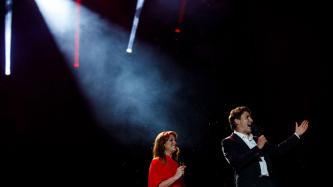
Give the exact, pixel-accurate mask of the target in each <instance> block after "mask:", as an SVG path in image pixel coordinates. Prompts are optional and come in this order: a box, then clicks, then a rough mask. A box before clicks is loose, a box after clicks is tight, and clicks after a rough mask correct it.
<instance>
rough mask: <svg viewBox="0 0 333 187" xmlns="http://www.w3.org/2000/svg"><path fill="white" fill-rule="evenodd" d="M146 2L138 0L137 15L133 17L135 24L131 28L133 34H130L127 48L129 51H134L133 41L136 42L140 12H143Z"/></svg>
mask: <svg viewBox="0 0 333 187" xmlns="http://www.w3.org/2000/svg"><path fill="white" fill-rule="evenodd" d="M144 2H145V1H144V0H138V1H137V4H136V10H135V16H134V19H133V25H132V30H131V35H130V39H129V42H128V46H127V49H126V52H127V53H132V48H133V43H134V39H135V34H136V30H137V28H138V24H139V19H140V14H141V10H142V7H143V3H144Z"/></svg>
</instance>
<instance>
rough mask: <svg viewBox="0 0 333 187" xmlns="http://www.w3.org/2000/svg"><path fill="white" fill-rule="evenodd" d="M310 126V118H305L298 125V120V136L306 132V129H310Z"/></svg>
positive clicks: (296, 131)
mask: <svg viewBox="0 0 333 187" xmlns="http://www.w3.org/2000/svg"><path fill="white" fill-rule="evenodd" d="M308 127H309V121H308V120H303V121H302V123H301V125H298V123H297V122H296V124H295V133H296V134H297V135H298V136H301V135H302V134H304V133H305V131H306V130H307V129H308Z"/></svg>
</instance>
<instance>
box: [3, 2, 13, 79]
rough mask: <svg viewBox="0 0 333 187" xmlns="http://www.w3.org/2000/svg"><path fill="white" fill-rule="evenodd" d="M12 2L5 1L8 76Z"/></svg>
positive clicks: (8, 71)
mask: <svg viewBox="0 0 333 187" xmlns="http://www.w3.org/2000/svg"><path fill="white" fill-rule="evenodd" d="M12 5H13V1H12V0H6V15H5V61H6V62H5V63H6V65H5V74H6V75H8V76H9V75H10V74H11V70H10V65H11V62H10V55H11V38H12Z"/></svg>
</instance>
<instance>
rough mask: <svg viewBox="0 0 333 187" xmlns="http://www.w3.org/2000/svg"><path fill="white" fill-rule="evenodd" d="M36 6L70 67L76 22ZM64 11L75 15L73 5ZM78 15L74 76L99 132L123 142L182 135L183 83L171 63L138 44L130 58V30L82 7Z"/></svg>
mask: <svg viewBox="0 0 333 187" xmlns="http://www.w3.org/2000/svg"><path fill="white" fill-rule="evenodd" d="M63 3H65V2H63ZM67 3H73V2H71V1H67ZM48 5H49V4H48ZM50 6H51V5H50ZM62 6H64V4H62ZM39 7H40V10H41V11H42V10H44V11H42V13H43V16H44V17H46V18H45V20H46V21H47V23H48V25H49V28H50V30H51V32H52V34H53V35H54V37H55V40H56V42H57V44H58V46H59V48H60V50H61V51H62V52H63V53H64V55H65V56H66V57H67V61H68V62H69V66H72V65H73V59H74V55H73V54H74V49H73V48H74V46H73V44H74V33H75V32H77V31H75V28H74V25H75V23H73V22H75V17H74V16H73V14H69V15H70V19H68V20H67V21H70V22H72V23H67V24H65V23H63V21H64V20H66V19H62V21H61V22H59V23H58V22H57V20H56V19H54V18H56V17H57V16H56V15H54V14H53V15H51V16H48V11H47V10H46V11H45V9H43V7H41V6H39ZM44 8H45V7H44ZM67 8H69V9H71V10H72V11H73V13H74V12H75V5H74V4H71V5H68V7H67ZM66 10H68V9H66ZM58 13H59V14H61V12H58ZM80 16H81V17H80V31H79V32H80V67H79V68H78V69H74V71H77V72H75V73H76V76H77V81H78V84H79V87H80V88H81V91H82V92H83V93H84V94H85V96H86V98H87V100H88V101H89V102H90V103H89V105H90V106H92V107H93V109H92V111H93V112H94V113H95V116H96V118H97V119H98V121H99V124H101V125H102V127H103V129H105V130H107V131H108V132H109V133H110V136H116V137H117V138H119V140H121V141H123V142H124V143H132V142H134V141H138V140H140V141H143V142H145V143H146V142H147V141H148V142H152V141H153V138H154V137H155V135H156V134H157V133H158V132H159V131H162V130H176V131H178V130H180V129H179V128H180V127H181V125H180V121H179V120H180V118H181V117H179V115H177V113H180V111H179V110H180V109H181V108H182V107H181V106H180V105H182V103H184V102H182V101H180V98H179V96H178V93H179V92H180V91H181V89H182V86H183V83H182V81H181V78H180V76H179V73H178V72H177V71H178V70H177V67H175V66H171V65H170V64H171V63H170V61H172V59H170V58H168V57H167V56H166V55H165V54H163V53H162V52H161V51H157V50H155V49H153V48H152V47H150V46H148V45H146V44H143V43H142V42H140V41H137V42H136V44H135V45H134V46H133V48H135V49H134V53H132V54H128V53H126V44H127V43H128V39H129V32H128V31H125V30H124V29H122V28H120V27H118V26H117V25H114V24H111V23H109V22H107V21H106V20H104V19H103V18H102V17H99V16H98V15H97V14H95V13H93V12H91V11H89V10H88V9H86V8H84V7H81V9H80ZM58 21H59V20H58ZM65 26H69V28H65ZM139 29H140V26H139ZM136 143H137V142H136Z"/></svg>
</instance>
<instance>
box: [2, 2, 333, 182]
mask: <svg viewBox="0 0 333 187" xmlns="http://www.w3.org/2000/svg"><path fill="white" fill-rule="evenodd" d="M1 3H2V4H1V6H0V7H1V12H2V14H1V19H0V23H1V33H2V32H3V31H4V14H3V13H4V12H5V9H4V6H3V5H4V1H1ZM82 4H83V5H84V6H86V7H88V8H89V9H91V10H93V11H95V12H97V13H98V14H100V15H101V17H104V18H105V19H106V20H108V21H110V22H112V23H116V24H118V25H120V26H121V27H123V28H124V29H126V30H128V31H130V29H131V24H132V19H133V14H134V11H135V6H136V1H134V0H122V1H121V0H98V1H96V0H82ZM165 5H168V3H167V2H162V3H161V1H158V0H147V1H146V2H145V5H144V8H143V10H142V14H141V20H140V25H139V30H138V32H137V37H138V38H139V39H141V40H144V41H145V42H148V43H150V44H151V45H152V46H155V47H156V48H159V50H162V51H165V52H167V53H168V54H169V55H170V56H172V57H173V58H174V59H175V61H173V62H170V64H172V65H176V66H177V67H178V68H179V69H181V71H183V72H186V74H187V75H188V77H187V80H188V82H187V85H186V92H185V93H182V94H184V95H183V98H184V99H185V102H187V103H188V106H191V109H188V110H187V109H183V111H182V112H183V113H184V115H186V116H188V117H189V120H188V123H187V122H186V121H185V123H186V124H184V129H185V131H186V130H187V129H188V131H189V132H191V133H192V135H193V136H191V135H190V136H187V137H186V142H192V143H190V144H188V143H187V144H185V143H182V141H183V142H185V140H182V135H181V134H179V140H178V143H179V145H180V147H181V149H182V153H183V154H182V157H181V159H182V160H184V162H185V163H186V165H187V166H188V167H187V173H186V177H185V180H186V184H187V186H226V187H227V186H232V185H233V178H232V170H231V168H230V166H229V165H228V164H227V163H226V161H225V159H224V158H223V155H222V153H221V146H220V142H221V140H222V138H224V137H225V136H227V135H229V134H230V133H231V131H230V130H229V126H228V122H227V117H228V113H229V111H230V109H232V108H233V107H235V106H238V105H248V106H249V107H250V108H251V109H252V110H253V115H254V119H255V122H256V123H257V124H258V126H259V127H260V129H261V131H262V132H263V133H264V134H265V135H266V137H267V138H268V139H269V141H272V142H276V143H277V142H279V141H282V140H283V139H284V138H286V137H287V136H289V135H290V134H292V133H293V131H294V122H295V121H298V122H301V120H303V119H309V120H310V129H309V132H308V133H307V134H306V135H304V141H303V142H302V143H301V144H300V145H299V146H298V147H296V148H295V149H293V150H292V151H291V152H289V153H288V154H287V155H285V156H282V157H279V158H274V166H275V168H274V169H275V175H276V176H277V178H278V179H279V181H280V183H281V184H283V186H301V185H307V184H310V183H311V184H313V183H318V184H319V183H321V182H323V181H322V179H323V177H322V176H321V174H320V171H321V170H320V169H322V167H323V166H325V165H327V164H329V161H328V160H326V159H325V158H326V156H327V153H326V152H327V150H326V149H325V148H327V147H328V144H326V143H325V142H326V141H325V140H326V136H324V133H325V132H327V131H325V130H324V129H326V128H329V127H325V125H326V123H327V122H326V120H329V118H330V113H331V112H330V110H327V109H325V108H327V107H328V108H330V105H329V104H328V103H329V101H328V98H329V93H328V90H329V87H330V84H331V83H330V81H329V72H330V68H329V63H330V62H331V61H330V60H328V59H330V58H328V57H329V56H328V55H327V54H328V53H327V52H328V48H327V46H328V44H329V43H328V41H329V40H328V38H330V34H331V33H329V31H328V27H329V23H330V21H329V18H328V11H327V9H326V7H327V5H326V4H325V3H324V1H313V2H310V1H300V0H297V1H286V0H282V1H261V0H255V1H247V0H243V1H241V0H233V1H231V0H192V1H187V6H186V10H185V15H184V21H183V23H182V24H181V25H180V26H181V28H182V32H181V33H178V34H177V33H174V28H175V26H177V24H178V23H177V18H178V7H177V6H178V1H170V6H171V5H172V6H174V5H177V6H176V7H173V8H170V9H168V8H167V7H163V6H165ZM0 38H1V45H0V49H1V50H0V51H1V52H0V54H1V59H2V60H1V61H0V62H1V64H2V65H1V66H0V68H1V69H0V70H1V75H0V98H1V99H0V103H1V104H0V124H1V125H0V126H1V130H0V131H1V146H2V147H3V148H2V153H1V155H2V156H3V159H2V161H3V162H2V163H3V166H5V167H2V169H3V170H4V171H6V172H7V171H10V172H7V173H10V174H13V176H14V177H15V178H17V179H18V180H16V181H19V182H24V183H31V184H42V185H48V184H55V183H59V184H64V183H65V181H66V183H72V184H78V185H82V184H86V183H91V184H93V185H95V186H101V185H102V184H104V185H108V186H114V185H115V184H116V183H121V184H122V186H147V173H148V167H149V163H150V160H151V154H152V153H151V149H152V142H153V140H150V142H151V144H146V143H142V142H145V141H142V142H140V141H137V142H130V143H126V144H125V143H123V142H121V141H119V140H117V138H115V137H116V136H114V134H117V131H118V129H114V130H113V131H112V130H111V133H110V132H105V131H104V130H103V129H102V128H100V126H99V124H98V122H97V121H96V120H95V118H94V116H93V115H92V111H91V110H92V108H91V107H90V106H89V105H88V104H87V102H86V98H85V97H84V96H83V94H82V93H80V91H79V90H78V88H77V87H78V85H76V83H75V81H74V78H73V75H72V73H71V69H70V68H69V67H68V66H67V65H66V63H65V62H64V61H65V60H64V57H63V56H62V54H61V52H60V51H59V50H58V49H57V46H56V44H55V42H54V41H53V39H52V34H51V33H50V32H49V31H48V28H47V26H46V25H45V23H44V21H43V19H42V16H41V14H40V12H39V11H38V8H37V6H36V5H35V3H34V1H30V0H19V1H15V0H14V7H13V39H12V49H13V54H12V75H11V76H9V77H7V76H5V75H4V73H3V72H4V65H3V64H4V45H3V44H4V35H3V34H1V37H0ZM82 40H84V38H83V39H82ZM170 76H171V75H170ZM183 102H184V101H183ZM190 111H196V113H195V114H193V116H192V114H191V113H190V114H186V113H187V112H190ZM198 113H199V114H200V115H199V116H197V115H196V114H198ZM191 118H192V119H191ZM193 119H195V120H193ZM327 125H330V124H327ZM139 130H140V129H139ZM323 131H324V132H323ZM128 136H135V134H129V135H128ZM325 155H326V156H325Z"/></svg>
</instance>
